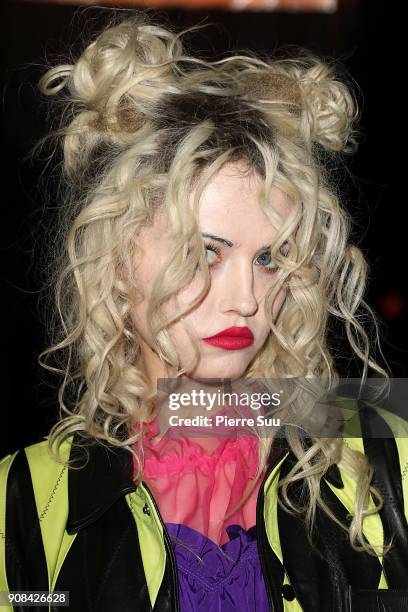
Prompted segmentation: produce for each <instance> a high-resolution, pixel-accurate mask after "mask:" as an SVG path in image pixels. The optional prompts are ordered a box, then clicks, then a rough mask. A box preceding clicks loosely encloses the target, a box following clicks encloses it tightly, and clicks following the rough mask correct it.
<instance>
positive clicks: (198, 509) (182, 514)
mask: <svg viewBox="0 0 408 612" xmlns="http://www.w3.org/2000/svg"><path fill="white" fill-rule="evenodd" d="M143 431H144V434H143V447H144V455H145V457H144V466H143V481H144V482H146V483H147V485H148V487H149V488H150V489H151V491H152V493H153V495H154V497H155V499H156V501H157V504H158V506H159V509H160V512H161V515H162V517H163V520H164V522H172V523H178V524H184V525H188V526H189V527H191V528H192V529H195V530H197V531H199V532H200V533H202V534H203V535H205V536H207V537H208V538H210V539H211V540H213V541H214V542H216V543H217V544H224V543H225V542H227V541H228V539H229V536H228V534H227V532H226V527H227V526H228V525H232V524H238V525H241V526H242V527H243V528H244V529H249V528H250V527H252V526H253V525H255V523H256V501H257V493H258V490H259V487H260V484H261V481H262V476H263V474H264V471H263V472H262V473H261V475H260V477H259V478H258V481H257V484H256V487H255V489H254V491H253V492H252V493H251V495H250V497H249V498H248V499H247V500H246V502H245V503H244V504H243V506H241V508H239V509H238V510H237V511H236V512H235V513H234V514H233V515H232V516H231V517H230V518H228V519H227V520H223V515H224V514H225V513H226V512H227V511H229V510H230V509H231V508H232V507H233V506H234V505H235V504H236V503H238V502H239V501H240V500H241V499H242V497H243V495H244V493H245V492H246V491H247V489H248V488H249V485H250V484H252V483H253V480H254V478H255V474H256V469H257V466H258V444H259V442H258V438H256V437H251V436H248V437H236V438H223V437H217V438H215V437H214V438H210V437H206V438H188V437H176V438H170V437H169V438H166V437H163V438H161V439H160V440H158V441H153V440H152V438H154V437H155V436H156V435H157V434H158V433H159V426H158V423H157V418H156V419H155V420H154V421H152V422H150V423H146V422H145V423H144V424H143ZM135 467H136V466H135Z"/></svg>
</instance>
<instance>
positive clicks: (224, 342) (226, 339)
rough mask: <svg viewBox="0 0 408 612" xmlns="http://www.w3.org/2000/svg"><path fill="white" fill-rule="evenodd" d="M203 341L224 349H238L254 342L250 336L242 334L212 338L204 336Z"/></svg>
mask: <svg viewBox="0 0 408 612" xmlns="http://www.w3.org/2000/svg"><path fill="white" fill-rule="evenodd" d="M204 342H207V344H211V345H212V346H218V348H222V349H225V350H226V351H238V350H239V349H244V348H247V347H248V346H251V344H253V343H254V341H253V340H252V339H251V338H245V337H244V336H214V338H206V339H205V340H204Z"/></svg>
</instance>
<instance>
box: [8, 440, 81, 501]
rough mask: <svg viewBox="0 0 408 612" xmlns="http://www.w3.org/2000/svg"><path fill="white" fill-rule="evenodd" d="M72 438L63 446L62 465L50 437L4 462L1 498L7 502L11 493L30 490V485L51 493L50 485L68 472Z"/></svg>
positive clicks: (10, 456)
mask: <svg viewBox="0 0 408 612" xmlns="http://www.w3.org/2000/svg"><path fill="white" fill-rule="evenodd" d="M71 443H72V436H70V437H69V438H67V439H66V440H64V442H63V443H62V444H61V448H60V455H61V457H60V458H61V462H58V461H57V460H56V458H55V456H54V455H53V453H51V451H50V448H49V440H48V437H45V438H43V439H42V440H41V441H39V442H36V443H35V444H31V445H29V446H25V447H22V448H20V449H18V450H16V451H15V452H13V453H9V454H8V455H5V456H4V457H3V458H2V459H0V494H1V499H2V500H4V501H5V500H6V499H7V494H8V492H9V491H10V490H11V489H13V488H14V489H18V488H20V487H22V486H23V487H26V486H27V485H28V484H29V483H31V485H32V486H33V487H34V490H35V491H37V490H41V489H42V488H44V489H48V486H47V485H48V484H49V483H52V482H55V480H56V479H57V478H58V475H59V474H60V473H61V472H63V471H65V470H66V461H67V460H68V459H69V454H70V447H71Z"/></svg>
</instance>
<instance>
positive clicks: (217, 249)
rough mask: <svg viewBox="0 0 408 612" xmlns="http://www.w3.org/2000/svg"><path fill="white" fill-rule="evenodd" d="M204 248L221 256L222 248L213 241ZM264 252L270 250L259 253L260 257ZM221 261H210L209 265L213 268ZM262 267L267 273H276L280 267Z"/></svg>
mask: <svg viewBox="0 0 408 612" xmlns="http://www.w3.org/2000/svg"><path fill="white" fill-rule="evenodd" d="M204 248H205V249H206V250H207V249H208V250H210V251H212V252H213V253H215V254H216V255H217V257H220V256H221V249H220V247H219V246H218V245H216V244H214V243H213V242H207V243H205V245H204ZM264 253H268V251H263V252H262V253H260V254H259V255H258V257H260V256H261V255H263V254H264ZM218 263H219V262H218V261H215V262H213V263H208V267H209V268H213V267H214V266H216V265H217V264H218ZM261 268H263V271H264V272H265V273H266V274H274V273H275V272H276V270H277V269H278V267H277V266H276V267H274V268H268V266H261Z"/></svg>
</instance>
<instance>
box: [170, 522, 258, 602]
mask: <svg viewBox="0 0 408 612" xmlns="http://www.w3.org/2000/svg"><path fill="white" fill-rule="evenodd" d="M166 527H167V530H168V532H169V535H170V539H171V541H172V545H173V550H174V554H175V557H176V563H177V570H178V577H179V585H180V591H179V593H180V611H181V612H204V611H205V612H232V611H234V612H237V611H239V610H251V612H268V611H269V606H268V598H267V594H266V589H265V582H264V578H263V575H262V570H261V565H260V561H259V555H258V548H257V542H256V531H255V526H253V527H251V528H250V529H248V530H247V531H246V530H245V529H244V528H243V527H241V526H240V525H229V526H228V527H227V528H226V531H227V534H228V537H229V538H230V539H229V541H228V542H225V543H224V544H222V545H221V546H220V548H221V549H222V550H220V548H219V547H218V546H217V544H216V543H215V542H213V541H212V540H210V539H209V538H207V537H206V536H204V535H203V534H202V533H199V532H198V531H196V530H195V529H192V528H191V527H188V526H187V525H182V524H181V525H180V524H176V523H166ZM174 538H177V540H178V541H175V539H174ZM180 541H181V543H180ZM183 544H184V545H183ZM185 546H188V548H189V549H192V550H188V549H187V548H186V547H185ZM222 551H223V552H224V553H226V554H227V555H228V557H230V558H227V557H225V556H224V554H223V552H222ZM196 555H198V556H199V557H200V558H201V559H202V561H201V560H200V559H199V558H197V556H196Z"/></svg>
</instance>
